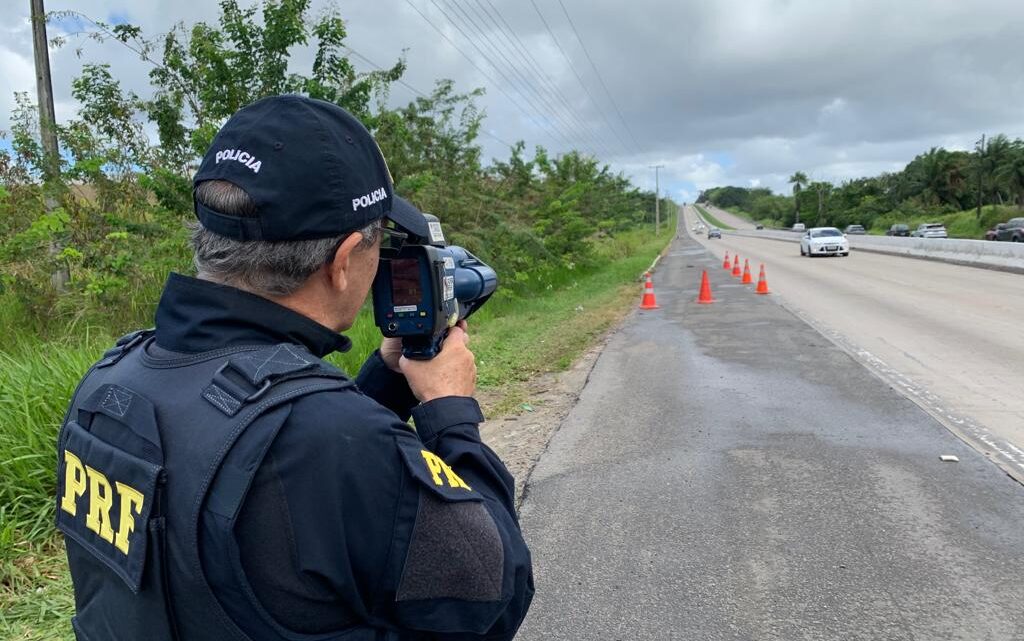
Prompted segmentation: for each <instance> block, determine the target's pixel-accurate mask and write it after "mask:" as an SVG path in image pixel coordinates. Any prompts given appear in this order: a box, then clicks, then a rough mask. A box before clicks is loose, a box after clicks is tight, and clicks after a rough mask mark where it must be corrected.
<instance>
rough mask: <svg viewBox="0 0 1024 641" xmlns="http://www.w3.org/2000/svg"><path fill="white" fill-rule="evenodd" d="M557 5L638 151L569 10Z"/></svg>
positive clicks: (631, 133)
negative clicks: (560, 8)
mask: <svg viewBox="0 0 1024 641" xmlns="http://www.w3.org/2000/svg"><path fill="white" fill-rule="evenodd" d="M558 6H560V7H562V13H564V14H565V19H566V20H568V21H569V26H570V27H572V32H573V33H574V34H576V40H578V41H579V43H580V47H582V48H583V54H584V55H585V56H586V57H587V61H588V62H590V68H591V69H593V70H594V75H596V76H597V80H598V82H600V83H601V87H602V88H603V89H604V93H605V95H606V96H608V100H609V101H611V103H612V107H615V113H616V114H618V116H619V122H621V123H622V127H623V128H624V129H625V130H626V133H627V134H629V137H630V139H631V140H632V141H633V147H634V148H636V150H637V151H638V152H639V151H640V145H639V144H637V142H636V137H635V136H634V135H633V132H632V131H630V130H629V125H627V124H626V119H625V118H623V117H622V112H621V111H619V105H617V104H616V103H615V98H613V97H612V93H611V92H610V91H608V85H606V84H604V79H603V78H602V77H601V72H600V71H598V70H597V65H595V64H594V59H593V58H591V57H590V52H589V51H587V45H585V44H583V38H581V37H580V32H579V31H577V30H576V25H575V24H573V21H572V18H570V17H569V12H568V11H567V10H566V8H565V4H563V3H562V0H558Z"/></svg>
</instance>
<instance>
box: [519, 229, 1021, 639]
mask: <svg viewBox="0 0 1024 641" xmlns="http://www.w3.org/2000/svg"><path fill="white" fill-rule="evenodd" d="M729 242H732V241H729ZM755 242H756V241H755ZM723 244H724V243H723ZM780 246H783V247H784V246H785V245H783V244H781V243H780ZM793 253H794V254H795V253H796V252H795V251H794V252H793ZM858 258H859V257H858ZM850 262H851V263H853V262H854V260H852V259H851V261H850ZM833 264H834V263H832V262H826V261H822V262H821V265H820V266H818V264H817V263H815V265H814V267H815V269H831V268H832V265H833ZM835 264H836V265H838V262H837V263H835ZM705 269H706V270H708V273H709V275H710V277H711V281H712V288H713V291H714V295H715V298H716V299H717V302H716V303H714V304H712V305H698V304H696V303H695V298H696V296H697V291H698V284H699V278H700V273H701V271H702V270H705ZM775 271H777V270H776V268H774V267H773V268H772V271H771V272H769V273H770V274H774V273H775ZM770 283H771V284H772V285H773V286H775V283H774V282H772V281H770ZM751 289H752V288H751V287H750V286H742V285H739V284H738V283H737V282H736V281H735V279H733V278H732V277H731V276H728V275H726V273H725V271H724V270H722V268H721V258H720V256H715V255H713V254H712V253H709V252H708V251H706V250H705V249H704V248H703V247H702V246H701V245H700V244H698V243H697V242H696V241H694V240H693V239H691V238H688V237H683V238H680V239H677V240H676V242H675V243H674V244H673V246H672V247H671V249H670V252H669V254H668V255H667V256H666V257H665V259H664V260H662V262H661V263H660V265H659V267H658V269H657V272H656V274H655V291H656V294H657V298H658V303H659V305H660V309H656V310H651V311H637V312H636V313H634V314H633V315H631V316H630V318H629V319H628V320H627V321H626V323H625V324H624V326H623V327H622V328H621V329H620V330H619V331H618V332H617V333H615V334H614V335H613V336H612V337H611V339H610V340H609V342H608V345H607V347H606V348H605V350H604V351H603V352H602V354H601V356H600V358H599V359H598V361H597V363H596V365H595V367H594V370H593V372H592V373H591V376H590V379H589V382H588V384H587V385H586V387H585V388H584V389H583V392H582V394H581V397H580V400H579V402H578V404H577V405H576V407H575V408H574V409H573V410H572V411H571V412H570V414H569V415H568V416H567V418H566V420H565V422H564V423H563V425H562V427H561V428H560V429H559V431H558V432H556V434H555V435H554V437H553V438H552V441H551V443H550V445H549V448H548V450H547V452H546V453H545V454H544V455H543V456H542V457H541V459H540V461H539V462H538V464H537V466H536V468H535V469H534V471H533V473H532V476H531V477H530V479H529V481H528V483H527V489H526V496H525V501H524V503H523V507H522V511H521V522H522V525H523V530H524V532H525V534H526V536H527V539H528V541H529V543H530V545H531V549H532V551H533V554H534V566H535V571H536V584H537V596H536V598H535V600H534V605H533V608H532V609H531V612H530V614H529V616H528V617H527V620H526V622H525V624H524V626H523V629H522V630H521V632H520V636H519V637H517V638H518V639H523V640H526V641H533V640H541V639H544V640H555V639H565V640H586V639H594V640H598V639H600V640H622V641H632V640H634V639H659V640H660V639H680V640H682V639H687V640H689V639H692V640H695V641H705V640H707V641H711V640H717V639H749V640H780V641H781V640H785V641H791V640H803V639H806V640H814V641H820V640H829V639H843V640H847V639H850V640H853V639H864V640H868V639H870V640H873V641H874V640H879V639H901V640H902V639H922V640H928V641H933V640H939V639H964V640H968V639H970V640H984V639H992V640H1012V639H1024V609H1022V608H1021V606H1020V604H1021V603H1024V583H1022V581H1021V576H1022V574H1024V555H1022V551H1024V528H1022V527H1021V523H1024V488H1022V486H1021V485H1020V484H1018V483H1017V482H1015V481H1014V480H1013V479H1011V478H1010V477H1009V476H1007V475H1006V474H1004V473H1003V472H1002V471H1001V470H1000V469H999V468H998V467H997V466H995V465H993V464H992V463H991V461H989V460H987V458H986V457H985V456H984V455H983V454H981V453H979V452H977V451H976V450H974V449H973V448H971V447H970V446H968V445H967V444H965V443H964V442H963V441H962V440H960V439H959V438H957V437H956V436H955V435H954V434H953V433H952V432H950V431H949V430H948V429H947V428H946V427H945V426H943V425H941V424H940V423H939V422H937V421H936V420H935V419H934V418H932V416H930V415H929V414H928V413H926V412H925V411H924V410H922V409H921V407H919V406H918V405H917V404H916V403H914V402H911V401H910V400H908V398H907V397H906V396H905V395H904V394H902V393H899V392H897V391H896V390H894V389H893V388H892V387H891V386H890V385H888V384H887V383H886V382H885V381H884V380H882V379H881V378H879V377H878V376H876V375H875V374H874V373H872V372H871V371H870V370H869V369H867V368H865V367H864V366H863V365H862V364H861V363H860V362H858V361H857V360H855V359H854V358H853V357H851V356H850V355H848V353H847V352H846V351H844V350H843V349H840V348H839V347H838V346H837V345H836V344H835V343H834V342H833V341H832V340H830V339H828V338H826V337H825V336H824V335H822V334H819V333H818V332H816V331H815V330H813V329H812V328H811V327H809V326H808V325H807V323H806V322H805V321H804V320H802V319H801V318H799V317H797V316H796V315H794V314H793V313H792V312H790V311H789V309H787V308H786V307H783V306H782V305H780V304H779V301H778V297H777V296H776V295H770V296H756V295H754V293H753V292H752V291H751ZM638 297H639V291H638ZM941 455H955V456H958V457H959V462H958V463H944V462H941V461H940V460H939V457H940V456H941Z"/></svg>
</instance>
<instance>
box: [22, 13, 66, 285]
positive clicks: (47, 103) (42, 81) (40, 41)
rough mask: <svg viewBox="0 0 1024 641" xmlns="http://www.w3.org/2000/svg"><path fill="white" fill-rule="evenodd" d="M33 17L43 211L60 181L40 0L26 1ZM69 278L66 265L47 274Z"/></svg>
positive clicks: (53, 280) (54, 279) (54, 247)
mask: <svg viewBox="0 0 1024 641" xmlns="http://www.w3.org/2000/svg"><path fill="white" fill-rule="evenodd" d="M29 1H30V5H31V16H32V49H33V51H34V53H35V64H36V93H37V96H38V100H39V134H40V137H41V139H42V140H41V142H42V147H43V194H44V203H45V205H46V212H47V213H50V212H52V211H53V210H54V209H56V208H57V199H56V198H55V193H56V192H57V190H58V181H59V180H60V150H59V149H58V147H57V127H56V124H57V116H56V114H55V113H54V109H53V82H52V81H51V80H50V51H49V49H48V47H47V42H46V9H44V8H43V0H29ZM60 251H61V247H60V243H59V242H56V241H54V242H51V243H50V249H49V253H50V255H51V256H56V255H57V254H59V253H60ZM70 279H71V275H70V274H69V273H68V270H67V267H60V268H58V269H56V271H54V272H53V274H51V275H50V284H51V285H53V287H54V289H56V290H58V291H61V290H63V289H64V287H65V286H66V285H67V283H68V281H69V280H70Z"/></svg>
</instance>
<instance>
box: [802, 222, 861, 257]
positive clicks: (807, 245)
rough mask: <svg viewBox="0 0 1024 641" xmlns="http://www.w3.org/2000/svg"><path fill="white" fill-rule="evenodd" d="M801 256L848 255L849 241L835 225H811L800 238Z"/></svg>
mask: <svg viewBox="0 0 1024 641" xmlns="http://www.w3.org/2000/svg"><path fill="white" fill-rule="evenodd" d="M800 255H801V256H808V257H813V256H849V255H850V241H848V240H846V236H844V235H843V232H841V231H839V230H838V229H836V228H835V227H811V228H810V229H808V230H807V232H806V233H805V234H804V235H803V236H802V237H801V238H800Z"/></svg>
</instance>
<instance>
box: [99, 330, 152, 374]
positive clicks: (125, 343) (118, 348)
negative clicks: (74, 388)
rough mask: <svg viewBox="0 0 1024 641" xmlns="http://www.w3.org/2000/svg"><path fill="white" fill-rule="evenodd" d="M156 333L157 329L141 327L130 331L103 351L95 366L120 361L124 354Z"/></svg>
mask: <svg viewBox="0 0 1024 641" xmlns="http://www.w3.org/2000/svg"><path fill="white" fill-rule="evenodd" d="M155 333H156V329H154V328H152V327H151V328H149V329H139V330H135V331H134V332H129V333H128V334H125V335H124V336H122V337H121V338H119V339H117V342H116V343H114V346H113V347H111V348H110V349H108V350H107V351H106V352H104V353H103V357H102V358H100V360H99V362H98V363H96V365H94V366H93V367H94V368H101V367H110V366H111V365H113V364H114V363H116V362H118V361H119V360H121V359H122V358H124V355H125V354H127V353H128V352H130V351H132V350H133V349H135V347H137V346H139V345H141V344H142V342H143V341H144V340H146V339H147V338H149V337H150V336H152V335H153V334H155Z"/></svg>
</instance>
